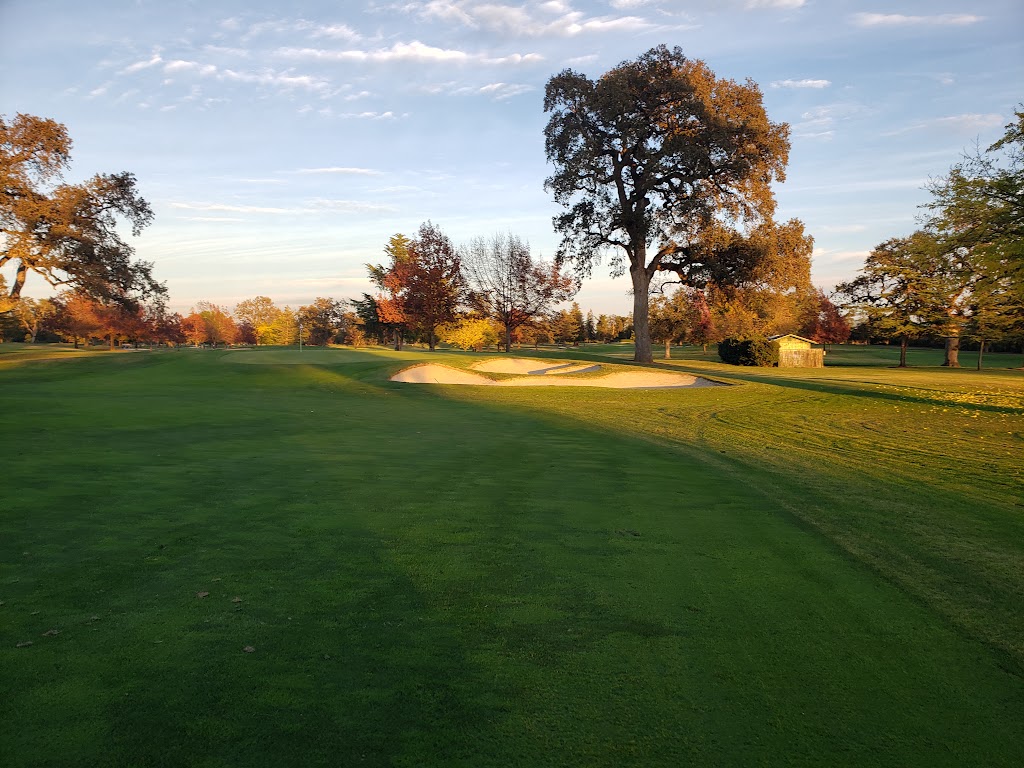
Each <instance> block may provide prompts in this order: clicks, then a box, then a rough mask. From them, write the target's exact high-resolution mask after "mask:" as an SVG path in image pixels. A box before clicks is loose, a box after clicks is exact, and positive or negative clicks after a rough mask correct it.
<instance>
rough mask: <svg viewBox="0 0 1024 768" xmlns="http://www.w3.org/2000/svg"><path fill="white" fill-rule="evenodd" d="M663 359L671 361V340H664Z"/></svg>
mask: <svg viewBox="0 0 1024 768" xmlns="http://www.w3.org/2000/svg"><path fill="white" fill-rule="evenodd" d="M665 359H666V360H671V359H672V339H665Z"/></svg>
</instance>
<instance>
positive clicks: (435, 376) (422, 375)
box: [391, 360, 723, 389]
mask: <svg viewBox="0 0 1024 768" xmlns="http://www.w3.org/2000/svg"><path fill="white" fill-rule="evenodd" d="M489 362H499V361H497V360H494V361H489ZM478 367H480V368H482V366H478ZM598 367H600V366H598ZM391 381H400V382H404V383H406V384H465V385H469V386H482V387H542V386H551V387H608V388H611V389H675V388H679V387H717V386H723V385H720V384H719V383H718V382H715V381H710V380H708V379H702V378H700V377H699V376H690V375H689V374H685V373H671V372H668V371H649V370H642V371H621V372H619V373H610V374H608V375H607V376H598V377H594V378H590V379H580V378H575V377H572V376H526V377H523V378H521V379H505V380H503V381H494V380H493V379H488V378H487V377H486V376H481V375H479V374H476V373H473V372H472V371H464V370H460V369H458V368H449V367H448V366H447V365H436V364H433V363H428V364H426V365H417V366H413V367H412V368H406V369H405V370H404V371H399V372H398V373H396V374H395V375H394V376H392V377H391Z"/></svg>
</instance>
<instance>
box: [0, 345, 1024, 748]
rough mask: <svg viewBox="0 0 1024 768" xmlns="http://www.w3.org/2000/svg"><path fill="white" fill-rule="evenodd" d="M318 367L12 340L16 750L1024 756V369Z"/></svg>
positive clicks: (0, 740)
mask: <svg viewBox="0 0 1024 768" xmlns="http://www.w3.org/2000/svg"><path fill="white" fill-rule="evenodd" d="M3 352H8V350H3ZM307 352H310V353H311V354H310V355H309V359H308V360H305V361H303V362H300V363H298V364H294V362H293V361H292V360H290V359H289V360H287V361H285V360H284V359H279V360H277V361H276V362H274V363H269V362H268V363H266V364H262V365H238V364H236V362H237V361H240V360H241V359H242V358H241V356H243V355H255V354H269V355H290V354H291V353H292V350H266V351H264V350H259V351H256V350H253V351H243V352H227V353H225V352H215V351H210V350H194V351H182V352H180V353H175V352H161V353H145V354H142V353H139V354H110V355H99V354H91V355H86V356H84V357H83V358H82V359H73V360H68V361H66V362H61V363H59V364H56V363H48V362H45V361H37V362H32V363H30V364H25V365H13V364H9V365H4V363H5V362H6V361H8V360H10V359H13V358H14V357H18V358H20V355H19V354H12V353H8V354H0V383H2V387H3V390H2V391H3V392H4V395H5V404H6V405H7V408H6V409H5V416H4V421H3V431H4V437H5V444H6V445H7V446H8V447H9V448H11V449H12V450H9V451H8V455H7V457H6V458H7V461H6V462H5V472H4V494H3V508H2V512H0V601H3V604H2V605H0V668H2V669H3V670H4V675H5V692H6V693H7V695H6V696H4V697H0V764H3V765H11V766H21V765H26V766H27V765H62V766H64V765H95V764H111V765H184V764H202V765H238V766H254V765H267V766H280V765H297V766H299V765H301V766H307V765H409V766H412V765H427V764H434V765H467V766H468V765H472V766H486V765H494V766H498V765H524V766H532V765H587V766H590V765H624V764H626V765H673V766H675V765H680V764H685V763H694V764H752V763H779V764H806V765H820V764H834V763H849V764H857V765H910V764H918V765H971V764H975V765H1012V764H1015V761H1016V757H1017V752H1018V744H1019V736H1020V733H1019V728H1017V727H1014V725H1013V724H1015V723H1020V722H1024V686H1022V683H1021V678H1020V669H1021V659H1022V650H1021V641H1020V638H1021V636H1022V633H1021V630H1022V627H1021V622H1022V619H1021V617H1020V615H1019V614H1020V612H1019V607H1017V606H1019V605H1020V598H1021V596H1022V591H1021V583H1022V578H1024V577H1022V576H1021V574H1022V573H1024V569H1022V568H1021V567H1020V566H1021V564H1022V549H1024V545H1022V541H1024V538H1022V537H1021V535H1020V533H1021V531H1020V527H1021V508H1020V507H1019V506H1018V503H1019V500H1020V498H1021V493H1020V492H1021V488H1022V484H1021V478H1020V474H1019V472H1020V469H1019V460H1018V459H1017V458H1016V457H1019V455H1020V447H1021V442H1022V435H1021V430H1020V427H1019V417H1020V415H1021V414H1022V413H1024V408H1022V407H1021V399H1022V396H1024V395H1022V381H1024V380H1022V378H1021V376H1020V375H1019V374H1017V373H1008V372H1003V373H1002V374H1000V375H995V374H992V375H991V376H989V375H988V374H984V373H983V374H982V376H984V377H986V378H969V377H970V376H971V375H972V374H971V373H969V372H962V373H960V372H941V371H924V370H922V371H914V372H893V371H889V370H884V369H867V368H865V369H862V370H856V371H853V373H855V374H856V375H853V376H849V377H846V375H845V374H843V375H839V374H837V373H836V372H835V371H828V369H826V370H825V371H824V372H807V371H805V372H803V373H800V372H780V371H775V372H774V373H773V372H770V371H765V372H758V375H757V376H754V377H751V376H747V374H746V373H744V374H742V375H744V376H747V378H743V379H740V378H735V379H734V381H735V382H736V383H737V384H739V386H734V387H722V388H713V389H704V390H699V389H697V390H667V391H665V390H662V391H650V390H645V391H626V390H619V391H610V390H591V389H579V388H570V389H558V388H550V389H549V388H543V389H503V388H487V389H480V388H472V387H432V386H413V385H399V384H393V383H391V382H389V381H387V378H388V376H389V375H390V374H391V373H393V372H395V371H396V370H398V369H399V368H401V367H403V366H404V365H407V364H408V363H409V361H412V360H419V359H427V358H429V359H431V360H437V361H439V362H445V363H446V364H452V365H466V364H468V363H469V362H470V361H471V360H472V359H476V358H473V357H472V356H469V355H427V354H426V353H420V352H413V353H411V354H410V353H402V354H398V353H383V352H377V351H362V352H359V353H354V352H351V351H347V350H304V351H303V353H302V354H304V355H305V354H306V353H307ZM295 354H298V353H297V352H296V353H295ZM233 356H234V357H233ZM563 356H565V354H564V352H563ZM679 366H680V367H681V368H684V369H686V370H690V369H694V370H700V371H704V373H705V374H708V375H713V376H714V377H715V378H719V379H722V380H725V379H726V378H727V377H728V376H729V375H730V371H728V370H726V368H728V367H726V366H721V367H720V366H717V365H715V364H702V363H699V362H691V361H685V362H681V363H679ZM852 370H853V369H851V371H852ZM731 373H732V374H733V375H739V374H736V372H735V369H732V372H731ZM818 376H821V377H822V378H816V377H818ZM974 376H977V375H976V374H974ZM796 385H799V386H796ZM903 397H907V398H913V399H908V400H906V401H904V400H901V399H900V398H903ZM929 398H932V399H931V400H929ZM954 401H955V402H956V403H958V405H956V406H952V407H951V406H950V405H948V403H949V402H954ZM982 406H997V407H998V409H1002V410H992V409H991V408H990V409H989V410H985V409H983V408H982ZM943 409H947V410H946V411H943ZM203 593H207V594H205V595H204V596H200V595H203ZM51 630H57V632H58V634H46V633H48V632H51ZM29 641H31V642H32V645H29V646H24V647H20V648H19V647H16V646H17V645H18V644H20V643H24V642H29ZM247 647H249V648H252V649H254V650H253V651H252V652H246V651H245V650H244V649H245V648H247Z"/></svg>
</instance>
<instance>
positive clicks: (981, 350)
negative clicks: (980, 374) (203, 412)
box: [978, 339, 985, 371]
mask: <svg viewBox="0 0 1024 768" xmlns="http://www.w3.org/2000/svg"><path fill="white" fill-rule="evenodd" d="M984 356H985V340H984V339H982V340H981V344H979V345H978V370H979V371H980V370H981V358H982V357H984Z"/></svg>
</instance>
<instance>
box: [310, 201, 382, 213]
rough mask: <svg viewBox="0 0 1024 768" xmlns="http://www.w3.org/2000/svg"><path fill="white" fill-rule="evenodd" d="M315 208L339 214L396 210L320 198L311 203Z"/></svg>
mask: <svg viewBox="0 0 1024 768" xmlns="http://www.w3.org/2000/svg"><path fill="white" fill-rule="evenodd" d="M310 203H311V204H312V205H313V206H314V208H316V209H318V210H323V211H335V212H338V213H393V212H394V211H395V210H396V209H395V208H394V207H392V206H390V205H382V204H380V203H367V202H365V201H362V200H325V199H323V198H318V199H316V200H312V201H310Z"/></svg>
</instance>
